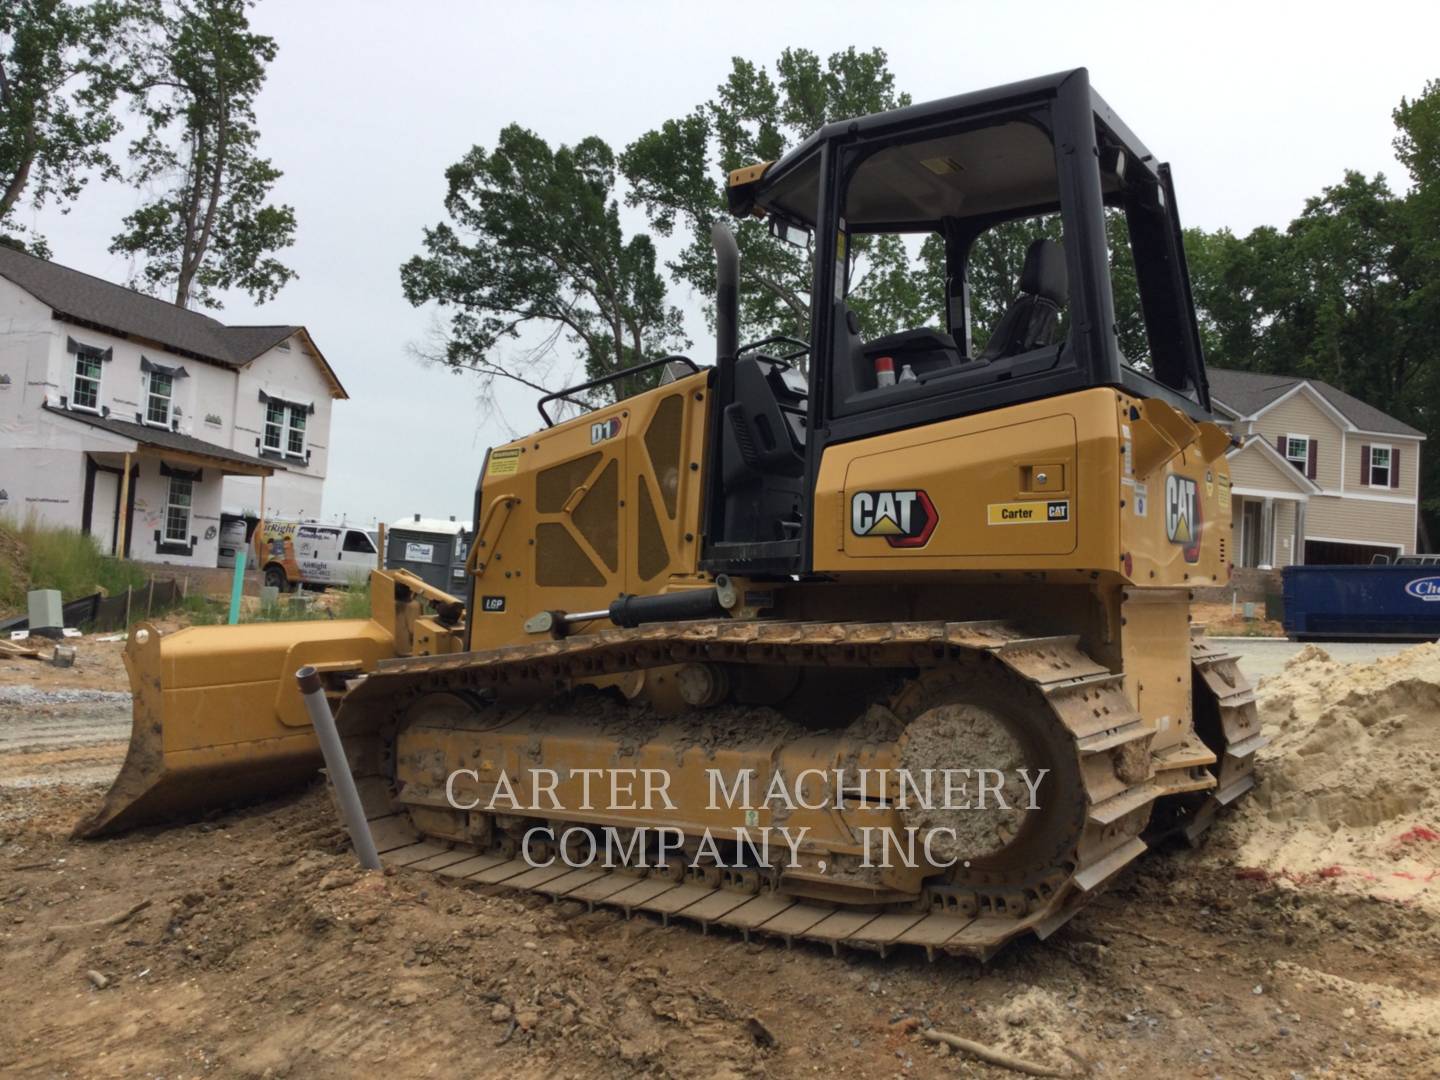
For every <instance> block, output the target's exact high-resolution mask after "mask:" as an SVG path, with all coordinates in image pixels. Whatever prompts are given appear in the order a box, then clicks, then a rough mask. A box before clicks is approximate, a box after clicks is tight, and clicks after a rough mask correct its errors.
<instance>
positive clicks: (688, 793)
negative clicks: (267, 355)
mask: <svg viewBox="0 0 1440 1080" xmlns="http://www.w3.org/2000/svg"><path fill="white" fill-rule="evenodd" d="M728 190H729V203H730V211H731V213H732V214H734V215H735V216H736V217H737V218H740V219H747V218H749V217H751V216H755V217H760V218H763V219H765V220H767V221H768V222H769V223H770V228H771V230H772V232H774V233H775V234H777V235H778V236H783V237H785V238H790V239H798V240H799V241H800V242H801V243H804V244H805V245H806V246H807V247H808V249H809V251H810V254H811V265H812V266H813V282H812V285H811V290H810V299H809V319H810V330H809V338H808V340H799V339H789V338H773V337H771V338H765V339H763V340H759V341H754V342H752V343H749V344H743V345H742V344H741V330H742V327H741V326H740V321H741V320H740V305H739V296H740V288H741V280H742V278H741V272H740V266H739V257H738V251H737V247H736V244H735V241H734V239H733V236H732V234H731V232H730V231H729V230H728V229H727V227H726V226H725V225H723V224H717V225H716V227H715V229H714V234H713V237H714V244H715V249H716V280H717V305H716V311H715V328H716V339H717V340H716V350H715V357H714V362H713V364H710V365H704V366H702V365H699V364H696V363H694V362H693V361H691V360H689V359H687V358H684V357H666V358H662V359H656V360H654V361H652V362H651V363H648V364H644V365H641V366H640V367H638V368H633V369H631V370H630V371H627V372H623V373H621V375H622V376H624V377H625V378H627V379H629V380H632V385H633V380H634V379H636V377H638V376H644V375H646V374H647V373H649V375H650V376H651V379H650V383H649V385H650V386H651V388H649V389H646V390H644V391H643V392H639V393H635V394H633V395H631V396H628V397H620V398H619V400H614V401H613V402H610V403H604V404H599V405H597V406H595V407H592V408H589V410H588V411H585V412H583V413H581V414H580V415H576V416H574V417H572V418H569V419H566V420H563V421H561V422H552V417H551V415H550V410H551V409H552V408H553V407H554V406H555V405H556V403H557V402H571V403H574V402H581V403H593V402H597V401H601V400H603V399H602V398H601V397H600V395H602V394H604V393H605V392H606V387H607V386H613V384H614V382H615V381H616V380H618V379H619V378H620V376H615V377H611V378H610V379H605V380H596V381H595V382H592V383H587V384H585V385H582V386H576V387H569V388H566V389H565V390H563V391H560V392H559V393H557V394H553V395H550V396H549V397H548V398H546V399H544V400H542V402H541V404H540V411H541V414H542V416H543V417H544V419H545V426H544V427H543V428H541V429H540V430H539V431H538V432H537V433H535V434H533V435H529V436H526V437H525V438H523V439H518V440H516V441H514V442H511V443H509V444H507V445H505V446H499V447H495V448H493V449H492V450H491V451H490V452H489V454H488V455H487V457H486V460H485V464H484V466H483V469H482V474H481V476H480V478H479V482H478V484H477V487H476V491H475V505H474V537H475V539H474V543H473V547H472V549H471V551H470V557H469V564H468V568H467V569H468V589H469V593H468V596H466V597H463V598H457V597H453V596H449V595H447V594H445V593H442V592H439V591H438V590H436V589H434V588H432V587H430V586H428V585H426V584H425V583H424V582H422V581H420V580H419V579H418V578H416V577H414V576H412V575H410V574H407V573H406V572H404V571H376V572H375V573H374V574H373V575H372V577H371V595H372V601H373V614H372V616H371V618H369V619H368V620H359V621H335V622H329V623H314V622H305V623H295V624H289V625H286V624H257V625H244V626H238V627H200V628H192V629H188V630H182V631H180V632H178V633H173V634H166V635H164V636H161V635H160V634H159V633H157V632H156V631H155V629H154V628H153V627H141V628H139V629H138V630H136V631H135V632H134V633H133V634H132V637H131V642H130V645H129V646H128V649H127V653H126V659H127V663H128V665H129V670H130V676H131V680H132V684H133V689H134V697H135V721H134V733H133V735H132V742H131V746H130V752H129V756H128V758H127V760H126V762H125V764H124V767H123V770H122V772H121V775H120V777H119V779H118V780H117V781H116V783H115V786H114V788H113V790H112V791H111V792H110V793H109V795H108V797H107V798H106V800H105V802H104V805H103V807H102V808H101V809H100V810H99V811H98V813H96V814H95V815H94V816H93V817H91V818H89V819H88V820H87V821H85V822H83V823H82V824H81V825H80V826H79V827H78V829H77V833H78V834H80V835H86V836H91V835H99V834H103V833H106V832H110V831H115V830H118V829H122V828H127V827H130V826H132V825H135V824H139V823H142V822H147V821H153V820H159V819H164V818H168V817H173V816H175V815H177V814H184V813H187V812H194V811H196V810H198V809H202V808H206V807H210V806H214V805H217V804H221V803H223V802H225V801H226V800H229V799H234V798H241V797H250V798H253V797H255V796H256V795H259V794H262V793H265V792H268V791H272V790H278V789H281V788H284V787H287V786H293V785H295V784H297V783H300V782H303V781H304V780H306V779H307V778H310V777H313V776H314V774H315V770H316V767H317V761H318V757H317V751H316V741H315V736H314V733H313V730H312V728H311V727H310V725H309V720H308V719H307V714H306V711H305V708H304V705H303V703H302V700H301V698H300V696H299V694H298V692H297V690H296V685H295V673H296V671H297V669H298V668H300V667H301V666H302V665H310V666H313V667H314V668H316V669H317V670H318V671H319V673H320V675H321V677H322V679H323V681H324V687H325V692H326V695H327V697H328V699H329V701H330V702H331V704H332V705H333V706H334V707H335V708H336V709H337V710H338V724H339V728H340V731H341V734H342V737H343V739H344V742H345V747H346V752H347V754H348V757H349V763H350V768H351V770H352V772H353V774H354V776H355V778H356V781H357V784H358V787H359V791H360V794H361V798H362V801H363V804H364V809H365V815H366V817H368V818H369V819H370V820H369V825H368V827H369V829H370V831H371V833H372V835H373V837H374V840H375V842H376V846H377V848H378V849H379V850H380V851H382V852H384V853H386V854H385V858H386V859H387V861H389V862H391V863H393V864H395V865H398V866H403V867H408V868H410V869H413V870H415V871H417V872H425V873H433V874H439V875H442V876H446V877H450V878H455V879H458V880H470V881H477V882H482V883H494V884H505V885H509V886H513V887H515V888H517V889H531V890H537V891H539V892H542V893H547V894H549V895H552V896H565V897H572V898H575V899H579V900H582V901H586V902H589V903H592V904H593V903H600V904H608V905H612V906H614V907H617V908H621V909H624V910H626V911H635V910H640V911H649V912H654V913H657V914H659V915H661V916H663V917H665V918H667V919H668V918H670V917H675V918H678V919H682V920H686V921H689V922H692V923H696V924H699V925H702V926H710V925H718V926H729V927H733V928H736V929H738V930H740V931H743V932H745V933H746V934H751V933H756V934H760V935H764V936H771V937H775V938H780V939H784V940H786V941H792V940H813V941H817V942H822V943H828V944H830V945H832V946H834V947H836V948H839V947H840V946H847V947H860V948H867V949H876V950H879V951H881V952H885V951H887V950H890V949H896V948H901V947H907V946H911V947H916V948H921V949H924V950H926V951H928V952H929V953H930V954H932V955H934V954H935V953H937V952H944V953H955V954H967V955H972V956H980V957H985V956H988V955H989V954H991V953H992V952H993V951H994V950H995V949H996V948H998V947H999V946H1001V945H1002V944H1004V943H1005V942H1006V941H1008V940H1010V939H1012V938H1015V937H1018V936H1021V935H1025V934H1029V933H1034V934H1036V935H1039V936H1041V937H1044V936H1046V935H1048V934H1050V933H1052V932H1053V931H1054V930H1055V929H1056V928H1058V927H1059V926H1061V925H1062V924H1063V923H1064V922H1065V921H1066V920H1067V919H1068V918H1070V916H1071V915H1072V914H1073V913H1074V912H1075V911H1076V910H1077V909H1078V908H1079V906H1080V905H1082V904H1083V903H1084V902H1085V901H1086V900H1087V898H1089V897H1091V896H1093V895H1095V893H1096V892H1097V891H1098V890H1099V889H1101V888H1102V887H1103V886H1104V885H1105V884H1106V882H1107V881H1109V880H1111V879H1112V878H1113V877H1114V876H1115V874H1117V873H1118V872H1119V871H1120V870H1121V869H1122V868H1123V867H1125V866H1126V864H1128V863H1129V862H1130V861H1131V860H1132V859H1134V858H1135V857H1136V856H1138V855H1139V854H1141V853H1142V852H1143V851H1144V850H1145V849H1146V848H1147V846H1151V845H1153V844H1155V843H1158V842H1159V841H1161V840H1163V839H1165V838H1166V837H1170V836H1179V837H1182V838H1189V839H1191V840H1194V839H1196V838H1197V837H1198V836H1199V835H1200V833H1201V832H1203V831H1204V829H1205V828H1206V827H1207V825H1208V824H1209V823H1210V822H1211V820H1212V819H1213V817H1214V815H1215V813H1216V811H1217V810H1218V809H1219V808H1220V807H1222V806H1224V805H1225V804H1228V803H1230V802H1232V801H1233V800H1234V799H1236V798H1237V797H1239V796H1240V795H1242V794H1244V793H1245V792H1246V791H1247V790H1248V789H1249V788H1250V787H1251V786H1252V784H1253V783H1254V775H1253V762H1254V756H1255V752H1256V750H1257V749H1258V748H1259V747H1260V746H1261V744H1262V737H1261V735H1260V732H1259V723H1258V719H1257V715H1256V710H1255V705H1254V698H1253V695H1252V693H1251V692H1250V689H1249V687H1248V685H1247V683H1246V682H1245V679H1244V677H1243V676H1242V675H1241V674H1240V672H1239V670H1238V668H1237V666H1236V664H1235V661H1234V659H1233V658H1232V657H1230V656H1227V655H1225V654H1224V653H1223V652H1221V651H1219V650H1217V649H1215V648H1214V647H1212V646H1211V645H1209V644H1207V643H1206V641H1205V639H1204V638H1203V637H1201V636H1198V635H1196V634H1192V627H1191V625H1190V614H1189V612H1190V590H1191V589H1192V588H1194V587H1197V586H1213V585H1217V584H1224V583H1225V582H1226V581H1227V579H1228V575H1229V572H1230V563H1229V555H1230V552H1229V543H1230V535H1231V526H1230V502H1231V500H1230V481H1229V473H1228V469H1227V465H1226V459H1225V452H1226V450H1227V448H1228V447H1229V445H1230V440H1229V437H1228V436H1227V434H1226V433H1225V432H1224V431H1223V430H1222V429H1221V428H1220V427H1218V426H1217V425H1216V424H1215V423H1214V422H1213V421H1212V419H1211V413H1210V399H1209V393H1208V389H1207V384H1206V376H1205V368H1204V362H1203V358H1202V355H1201V348H1200V339H1199V334H1198V330H1197V325H1196V319H1195V312H1194V304H1193V301H1192V298H1191V294H1190V285H1189V278H1188V272H1187V268H1186V262H1185V253H1184V250H1183V247H1182V242H1181V229H1180V222H1179V217H1178V215H1177V211H1176V201H1175V192H1174V187H1173V184H1172V181H1171V175H1170V170H1169V168H1168V167H1167V166H1166V165H1163V164H1161V163H1159V161H1158V160H1157V158H1156V157H1155V156H1154V155H1152V154H1151V153H1150V152H1149V151H1148V150H1147V149H1146V147H1145V146H1144V145H1143V144H1142V143H1140V142H1139V140H1138V139H1137V138H1136V136H1135V135H1134V134H1133V133H1132V132H1131V131H1130V130H1129V128H1127V127H1126V126H1125V124H1124V123H1123V122H1121V120H1120V119H1119V117H1117V116H1116V115H1115V113H1114V112H1113V111H1112V110H1111V109H1110V108H1109V106H1108V105H1106V104H1105V102H1104V101H1103V100H1102V99H1101V98H1100V97H1099V95H1098V94H1096V93H1095V92H1094V91H1093V90H1092V89H1091V86H1090V82H1089V78H1088V76H1087V74H1086V72H1085V71H1084V70H1077V71H1071V72H1067V73H1063V74H1060V75H1056V76H1051V77H1046V78H1039V79H1034V80H1030V81H1026V82H1020V83H1015V84H1013V85H1008V86H1003V87H1000V88H996V89H990V90H985V91H981V92H976V93H968V94H963V95H960V96H957V97H952V98H947V99H944V100H940V101H936V102H932V103H929V104H924V105H915V106H911V107H907V108H904V109H900V110H896V111H893V112H888V113H883V114H878V115H873V116H866V117H862V118H859V119H855V120H848V121H844V122H840V123H832V124H829V125H827V126H826V127H824V128H822V129H821V130H819V131H817V132H816V133H815V134H813V135H812V136H811V137H810V138H808V139H807V140H806V141H805V142H803V143H802V144H801V145H799V146H797V147H796V148H795V149H793V150H791V151H790V152H788V153H787V154H786V155H785V156H784V157H782V158H781V159H780V160H778V161H774V162H769V163H765V164H758V165H755V166H752V167H749V168H744V169H740V170H738V171H736V172H735V173H733V174H732V175H731V176H730V182H729V189H728ZM1107 222H1108V224H1109V225H1110V228H1109V229H1108V231H1107ZM1026 223H1028V224H1029V225H1030V226H1032V227H1033V235H1034V237H1035V239H1034V241H1033V242H1032V243H1030V244H1029V247H1028V250H1027V251H1026V254H1025V258H1024V262H1023V266H1022V267H1020V268H1018V270H1019V272H1018V278H1017V280H1016V281H1015V283H1014V293H1013V299H1012V300H1011V302H1010V303H1009V306H1008V307H1007V308H1006V309H1005V310H1004V312H1003V315H1002V316H1001V317H1000V318H999V319H998V320H997V321H996V322H995V324H994V325H993V326H989V327H984V328H981V327H976V326H974V325H973V324H972V315H973V312H972V308H973V306H974V305H972V303H971V280H970V278H971V274H970V260H971V258H972V256H974V254H975V252H976V250H977V247H976V244H977V241H978V240H979V239H980V238H981V237H983V236H984V234H985V233H986V231H987V230H990V229H993V228H999V227H1004V228H1007V229H1010V230H1012V232H1013V230H1015V229H1016V228H1017V227H1024V226H1025V225H1026ZM1057 224H1058V239H1057V238H1056V228H1057ZM1117 235H1118V236H1121V237H1122V238H1123V242H1124V244H1125V245H1127V246H1128V249H1129V250H1128V256H1129V258H1128V264H1129V265H1131V266H1133V280H1129V279H1127V281H1126V282H1124V283H1123V284H1125V285H1126V286H1127V287H1128V288H1130V289H1131V290H1133V293H1134V296H1133V304H1132V309H1133V310H1134V311H1136V312H1138V318H1139V319H1141V320H1142V321H1143V334H1141V335H1139V339H1140V344H1139V346H1138V347H1137V346H1135V345H1134V344H1133V342H1132V347H1131V349H1130V351H1131V352H1139V353H1142V354H1143V355H1126V353H1125V351H1124V350H1122V347H1121V338H1120V331H1119V328H1118V327H1117V315H1116V311H1117V301H1116V297H1117V295H1118V289H1119V288H1120V287H1121V284H1122V283H1121V282H1120V281H1119V276H1118V275H1113V274H1112V268H1113V267H1115V266H1118V265H1120V264H1121V262H1122V260H1121V259H1120V258H1119V257H1118V256H1119V255H1122V254H1127V253H1122V252H1116V251H1112V250H1111V246H1112V245H1113V244H1114V238H1115V237H1116V236H1117ZM932 236H933V237H938V238H940V240H941V241H943V245H944V252H945V259H944V273H943V275H937V279H936V280H935V281H934V282H933V289H934V295H935V297H936V298H937V305H936V308H937V311H941V312H943V314H942V315H941V316H940V318H939V319H938V322H939V323H941V324H943V329H938V328H936V327H933V326H926V327H915V328H913V329H909V330H906V331H903V332H900V333H892V334H887V335H885V336H883V337H879V338H872V339H869V340H867V339H866V337H865V336H864V335H863V334H862V332H861V324H860V321H859V319H858V318H857V315H856V311H855V309H854V307H853V306H852V304H851V303H850V299H851V293H852V290H854V289H855V288H856V287H857V281H856V278H857V267H858V266H859V265H860V264H861V262H862V260H863V257H864V252H865V251H866V250H867V249H868V248H869V246H870V245H872V244H875V243H878V242H880V240H881V238H883V237H896V238H898V240H899V242H900V243H902V244H906V245H910V247H909V248H908V249H907V250H914V248H915V246H916V245H917V244H918V242H919V240H921V239H923V238H926V237H932ZM980 330H988V331H989V333H988V337H987V338H986V339H985V341H984V344H983V347H982V346H979V345H977V344H976V343H975V340H976V331H980ZM656 372H660V373H661V374H660V376H659V380H658V382H656V380H655V373H656ZM614 396H617V397H618V395H614ZM922 778H923V783H922ZM932 782H934V784H936V785H940V784H943V788H944V795H945V796H946V797H945V798H943V799H940V798H937V797H935V795H934V788H933V787H932V786H930V785H931V783H932ZM977 796H978V805H977ZM777 837H783V839H784V843H781V842H780V841H779V840H778V839H776V838H777ZM877 837H878V838H879V839H877ZM616 851H618V852H619V854H620V858H619V859H618V860H617V859H610V858H608V856H610V855H613V854H615V852H616ZM597 853H599V854H600V855H602V856H607V858H603V859H597V857H596V856H597Z"/></svg>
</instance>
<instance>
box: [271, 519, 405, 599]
mask: <svg viewBox="0 0 1440 1080" xmlns="http://www.w3.org/2000/svg"><path fill="white" fill-rule="evenodd" d="M255 553H256V556H257V558H258V561H259V565H260V568H261V570H262V571H263V572H264V574H265V584H266V585H273V586H275V587H276V588H278V589H282V590H288V589H292V588H294V587H295V586H296V585H308V586H325V585H354V584H358V583H362V582H364V581H365V579H366V578H367V577H368V576H369V574H370V571H371V570H374V569H375V568H376V566H377V565H379V564H378V556H379V552H378V551H377V549H376V547H375V543H374V541H372V540H371V539H370V536H369V534H368V533H367V532H366V531H365V530H364V529H358V528H355V527H354V526H351V525H323V524H321V523H320V522H318V521H285V520H275V521H266V522H265V523H264V524H263V525H262V527H261V528H260V529H257V530H256V534H255Z"/></svg>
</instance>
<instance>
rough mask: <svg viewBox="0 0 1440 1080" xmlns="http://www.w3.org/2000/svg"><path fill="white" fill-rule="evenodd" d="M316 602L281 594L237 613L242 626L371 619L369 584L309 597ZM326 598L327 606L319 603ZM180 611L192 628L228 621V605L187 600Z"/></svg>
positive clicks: (200, 600) (220, 624)
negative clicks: (274, 598)
mask: <svg viewBox="0 0 1440 1080" xmlns="http://www.w3.org/2000/svg"><path fill="white" fill-rule="evenodd" d="M308 595H310V596H312V597H316V598H315V599H311V600H309V601H308V602H307V601H297V600H296V599H295V594H293V593H281V594H280V598H279V599H278V600H277V601H276V602H275V603H273V604H260V605H258V606H257V605H253V604H252V605H245V606H244V607H242V608H241V611H240V621H241V622H242V623H267V622H322V621H325V620H329V619H368V618H369V617H370V583H369V582H368V581H367V582H366V583H365V584H364V585H357V586H355V587H354V588H348V589H330V590H329V591H328V592H327V593H318V594H317V593H310V594H308ZM319 597H325V598H327V599H328V600H329V602H328V603H322V602H321V601H320V599H319ZM180 610H181V611H182V612H183V613H184V614H185V616H186V617H187V618H188V620H189V622H190V625H192V626H222V625H224V624H225V623H226V622H228V621H229V618H230V601H228V600H216V599H210V598H207V597H204V596H191V597H188V598H187V599H186V600H185V602H184V603H183V604H181V605H180Z"/></svg>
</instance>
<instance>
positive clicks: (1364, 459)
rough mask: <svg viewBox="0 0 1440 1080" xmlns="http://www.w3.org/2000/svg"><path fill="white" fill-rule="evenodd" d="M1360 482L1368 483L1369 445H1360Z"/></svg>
mask: <svg viewBox="0 0 1440 1080" xmlns="http://www.w3.org/2000/svg"><path fill="white" fill-rule="evenodd" d="M1360 483H1362V484H1369V483H1370V447H1368V446H1362V447H1360Z"/></svg>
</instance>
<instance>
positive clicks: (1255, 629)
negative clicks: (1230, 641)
mask: <svg viewBox="0 0 1440 1080" xmlns="http://www.w3.org/2000/svg"><path fill="white" fill-rule="evenodd" d="M1255 606H1256V608H1257V609H1258V610H1259V611H1260V613H1261V614H1260V616H1259V617H1258V618H1254V619H1247V618H1245V609H1244V607H1243V606H1241V607H1240V608H1239V610H1238V611H1236V610H1233V607H1234V606H1233V605H1231V604H1229V603H1228V602H1227V603H1223V604H1222V603H1210V602H1208V601H1207V602H1201V601H1196V602H1195V603H1192V604H1191V605H1190V618H1191V619H1192V620H1193V621H1194V622H1197V623H1200V624H1202V625H1203V626H1204V627H1205V632H1206V633H1207V634H1209V635H1210V636H1211V637H1279V638H1283V637H1284V636H1285V627H1284V626H1283V625H1282V624H1281V623H1279V622H1277V621H1276V620H1274V619H1267V618H1265V616H1264V611H1265V605H1264V604H1256V605H1255Z"/></svg>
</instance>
